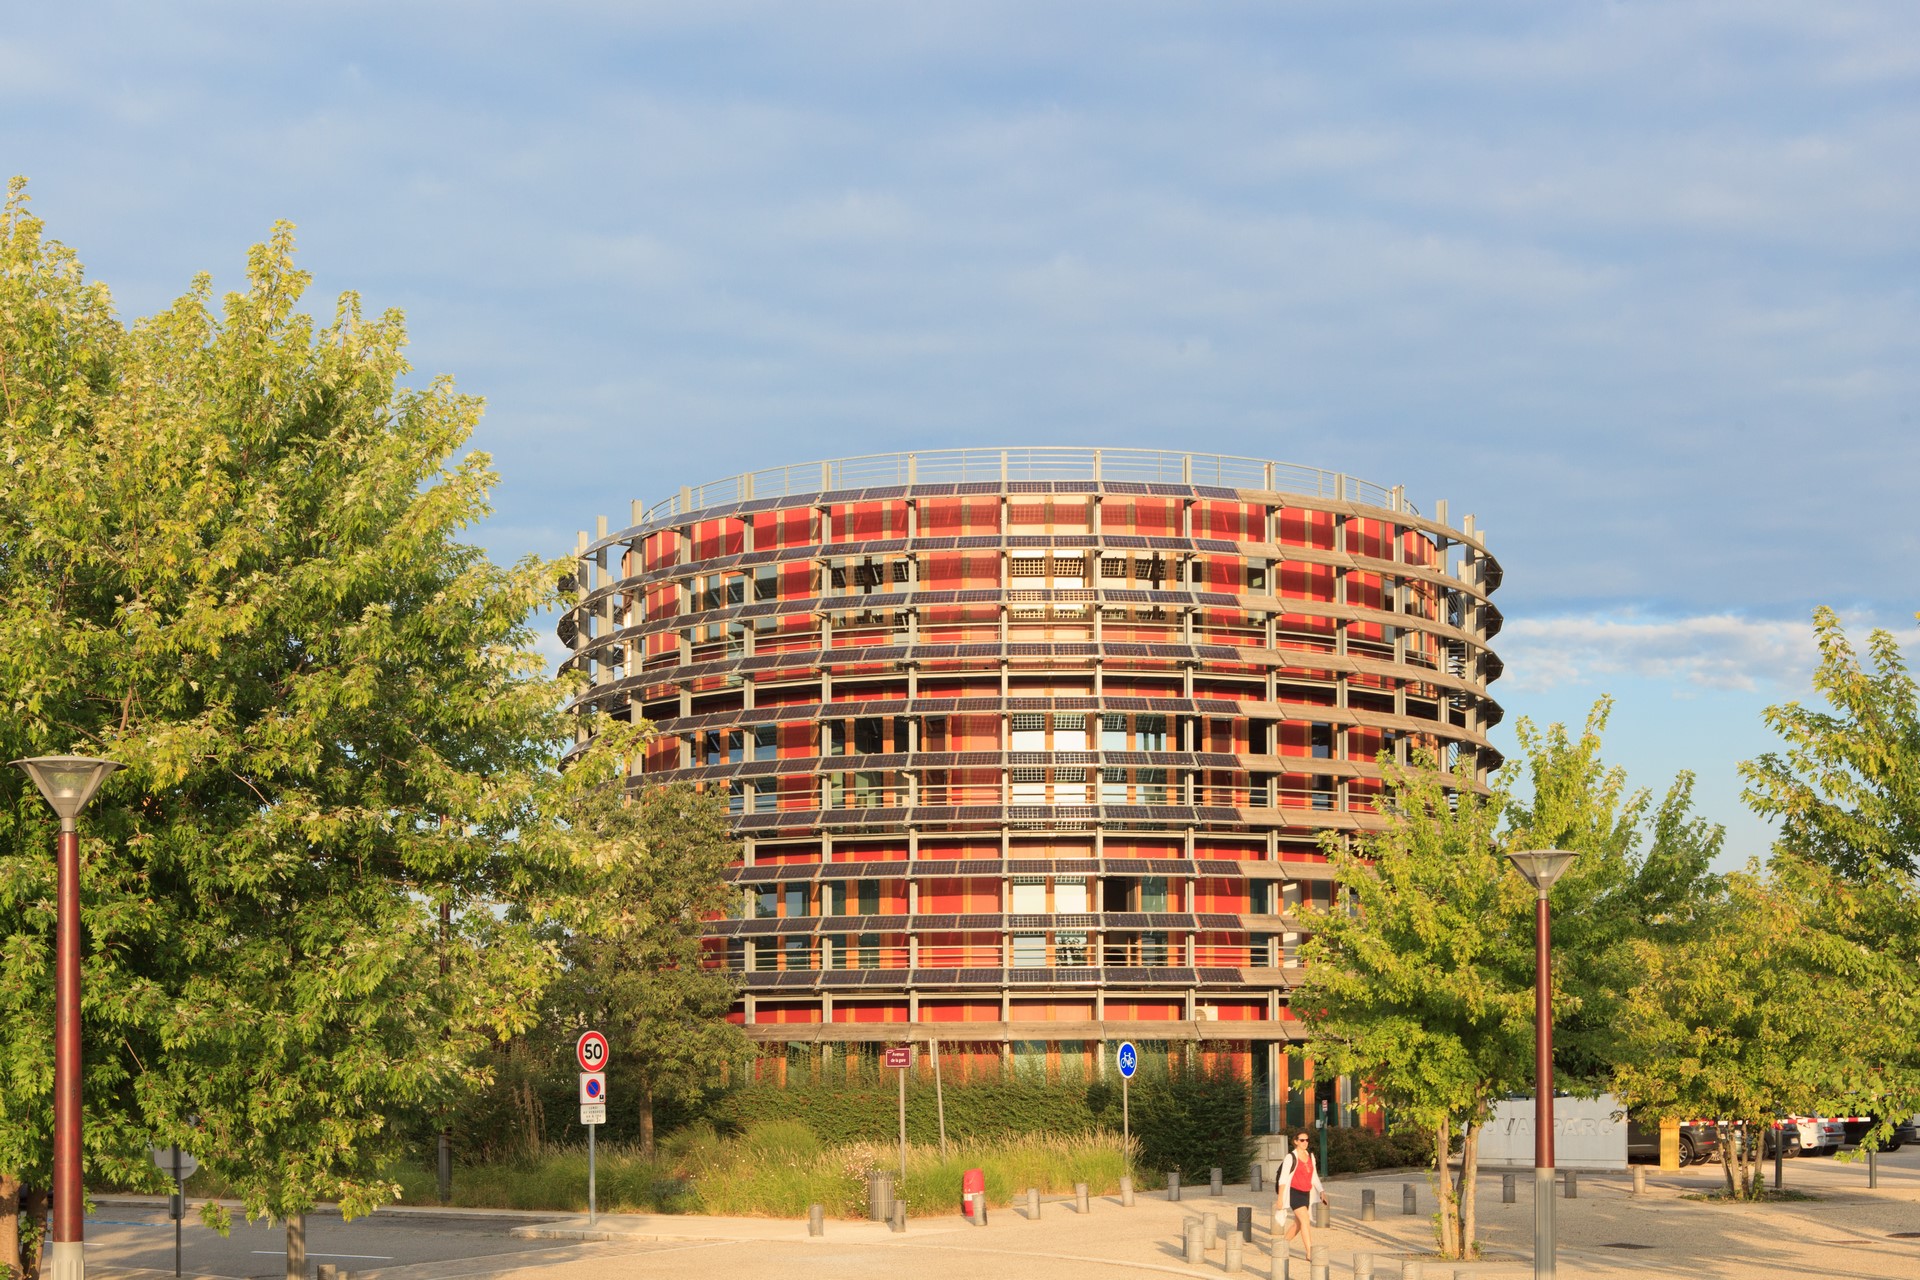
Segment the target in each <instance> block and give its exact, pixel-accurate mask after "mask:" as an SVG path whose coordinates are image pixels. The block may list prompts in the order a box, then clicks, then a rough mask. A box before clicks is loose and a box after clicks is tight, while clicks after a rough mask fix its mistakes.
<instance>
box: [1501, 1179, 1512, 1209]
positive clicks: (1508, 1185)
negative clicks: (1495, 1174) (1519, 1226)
mask: <svg viewBox="0 0 1920 1280" xmlns="http://www.w3.org/2000/svg"><path fill="white" fill-rule="evenodd" d="M1500 1203H1501V1204H1512V1203H1513V1175H1512V1174H1510V1173H1503V1174H1501V1175H1500Z"/></svg>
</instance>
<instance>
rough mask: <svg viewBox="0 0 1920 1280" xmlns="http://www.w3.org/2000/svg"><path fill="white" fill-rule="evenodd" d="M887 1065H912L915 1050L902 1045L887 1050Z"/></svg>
mask: <svg viewBox="0 0 1920 1280" xmlns="http://www.w3.org/2000/svg"><path fill="white" fill-rule="evenodd" d="M887 1065H888V1066H890V1067H910V1066H912V1065H913V1050H912V1049H911V1048H910V1047H908V1046H906V1045H900V1046H898V1047H895V1048H891V1049H888V1050H887Z"/></svg>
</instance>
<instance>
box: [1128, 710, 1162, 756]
mask: <svg viewBox="0 0 1920 1280" xmlns="http://www.w3.org/2000/svg"><path fill="white" fill-rule="evenodd" d="M1134 730H1135V733H1136V736H1137V738H1138V741H1137V743H1136V744H1135V746H1134V750H1136V751H1165V750H1166V749H1167V718H1166V717H1165V716H1159V715H1154V716H1139V717H1137V718H1136V719H1135V721H1134Z"/></svg>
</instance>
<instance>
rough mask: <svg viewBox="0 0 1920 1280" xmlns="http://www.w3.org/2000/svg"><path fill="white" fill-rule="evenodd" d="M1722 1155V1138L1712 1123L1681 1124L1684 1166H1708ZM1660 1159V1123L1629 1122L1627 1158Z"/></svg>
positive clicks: (1681, 1155)
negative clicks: (1709, 1162) (1712, 1160)
mask: <svg viewBox="0 0 1920 1280" xmlns="http://www.w3.org/2000/svg"><path fill="white" fill-rule="evenodd" d="M1719 1153H1720V1138H1719V1135H1717V1134H1716V1133H1715V1132H1714V1131H1713V1126H1712V1125H1710V1124H1701V1123H1699V1122H1697V1121H1682V1122H1681V1125H1680V1163H1681V1164H1682V1165H1689V1164H1704V1163H1705V1162H1706V1161H1708V1160H1711V1159H1713V1158H1714V1157H1715V1156H1716V1155H1718V1154H1719ZM1659 1158H1660V1122H1659V1121H1658V1120H1646V1121H1641V1120H1635V1119H1633V1118H1632V1117H1629V1118H1628V1119H1627V1159H1629V1160H1634V1159H1640V1160H1658V1159H1659Z"/></svg>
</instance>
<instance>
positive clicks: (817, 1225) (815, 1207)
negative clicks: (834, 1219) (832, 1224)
mask: <svg viewBox="0 0 1920 1280" xmlns="http://www.w3.org/2000/svg"><path fill="white" fill-rule="evenodd" d="M807 1234H808V1235H810V1236H823V1235H825V1234H827V1206H825V1205H823V1204H810V1205H808V1206H807Z"/></svg>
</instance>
